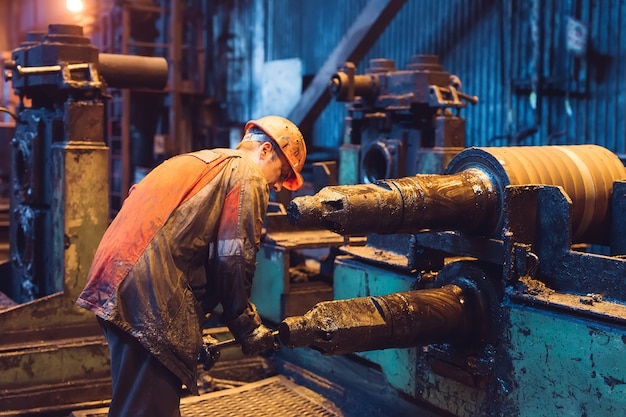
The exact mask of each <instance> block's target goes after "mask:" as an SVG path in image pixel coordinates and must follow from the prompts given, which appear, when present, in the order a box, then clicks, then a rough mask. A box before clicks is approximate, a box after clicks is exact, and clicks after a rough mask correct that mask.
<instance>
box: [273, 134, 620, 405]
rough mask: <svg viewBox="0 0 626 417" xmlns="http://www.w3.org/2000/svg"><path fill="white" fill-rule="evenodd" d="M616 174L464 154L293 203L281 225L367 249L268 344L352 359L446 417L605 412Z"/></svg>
mask: <svg viewBox="0 0 626 417" xmlns="http://www.w3.org/2000/svg"><path fill="white" fill-rule="evenodd" d="M625 176H626V171H625V169H624V167H623V165H622V163H621V161H620V160H619V159H618V158H617V156H615V155H614V154H612V153H611V152H609V151H608V150H606V149H604V148H601V147H598V146H595V145H573V146H554V147H511V148H480V149H479V148H470V149H467V150H465V151H463V152H461V153H459V154H458V155H457V156H456V157H455V158H453V159H452V161H451V162H450V164H449V165H448V168H447V169H446V172H445V173H444V174H441V175H432V174H418V175H415V176H412V177H405V178H399V179H392V180H380V181H377V182H375V183H374V184H360V185H346V186H334V187H326V188H324V189H322V190H321V191H320V192H318V193H317V194H315V195H314V196H305V197H298V198H296V199H294V200H293V201H292V202H291V203H290V205H289V207H288V209H287V212H288V217H289V218H290V220H291V221H292V222H293V223H294V224H297V225H299V227H302V228H308V227H312V226H313V225H315V226H317V227H319V226H321V227H324V228H328V229H329V230H333V231H335V232H337V233H340V234H345V235H351V234H355V233H362V232H366V233H368V235H367V245H365V246H359V247H351V246H349V245H346V246H344V247H342V248H341V250H342V252H343V253H344V254H345V255H343V256H340V257H338V258H337V260H336V262H335V274H334V280H335V281H334V283H335V284H334V285H335V288H334V292H335V298H336V301H331V302H324V303H320V304H318V305H316V306H315V307H314V308H313V309H311V310H310V311H308V312H307V313H305V314H304V315H302V316H299V317H288V318H286V319H285V320H283V322H282V323H281V324H280V326H279V329H280V336H281V339H282V341H283V342H284V343H285V344H286V345H288V346H292V347H302V346H308V347H310V348H313V349H315V350H318V351H320V352H322V353H323V354H326V355H336V354H346V353H355V352H362V353H358V354H359V355H361V356H363V357H364V358H366V359H368V360H370V361H372V362H374V363H377V364H378V365H380V367H381V369H382V370H383V372H384V373H385V375H386V377H387V379H388V381H389V383H390V384H391V385H393V386H394V387H395V388H396V389H397V390H399V391H401V392H403V393H405V394H407V395H409V396H410V397H412V398H414V399H415V400H417V401H419V402H424V403H427V404H429V405H430V406H434V407H436V408H437V409H439V410H441V411H446V412H449V413H452V414H453V415H458V416H476V415H498V416H500V415H502V416H505V415H506V416H509V415H521V416H536V415H554V416H561V415H608V414H614V413H616V412H620V410H624V409H625V408H626V404H625V402H626V401H625V399H624V398H625V397H624V396H623V389H624V384H625V382H624V381H626V375H625V373H626V370H625V369H624V368H623V367H622V366H621V364H622V363H623V357H624V353H625V350H626V334H625V327H624V324H625V323H626V322H625V321H624V319H625V318H626V315H625V313H626V306H625V305H624V302H625V301H626V286H625V285H624V284H623V282H622V280H623V277H624V276H625V275H624V272H626V270H625V268H626V261H624V258H623V256H621V255H622V254H623V253H624V249H625V247H624V233H623V231H622V229H623V225H622V222H621V219H623V218H624V215H625V214H626V213H624V207H625V205H624V202H625V201H626V200H624V198H625V197H626V193H625V190H626V188H624V187H625V185H626V183H624V182H623V179H624V178H625ZM384 236H387V239H383V238H382V237H384ZM389 237H392V238H389ZM401 240H403V241H404V242H405V243H406V246H405V252H402V253H401V252H397V251H395V248H396V247H397V242H398V241H401ZM388 241H394V242H395V243H394V245H390V247H389V248H385V242H388ZM591 245H593V247H602V248H604V249H605V250H606V251H608V252H609V253H610V254H609V255H600V254H594V253H591V252H588V251H586V249H589V248H590V247H592V246H591ZM340 298H341V300H339V299H340Z"/></svg>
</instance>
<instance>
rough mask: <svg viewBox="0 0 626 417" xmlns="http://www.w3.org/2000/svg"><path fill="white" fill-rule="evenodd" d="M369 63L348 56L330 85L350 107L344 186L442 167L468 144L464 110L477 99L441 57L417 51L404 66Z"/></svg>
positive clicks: (341, 171) (343, 157) (343, 162)
mask: <svg viewBox="0 0 626 417" xmlns="http://www.w3.org/2000/svg"><path fill="white" fill-rule="evenodd" d="M369 65H370V66H369V68H368V69H367V70H366V71H365V73H364V74H362V75H360V74H356V67H355V64H354V63H352V62H346V63H345V65H344V66H343V68H340V70H339V71H337V72H336V73H335V74H334V75H333V76H332V77H331V79H330V81H329V84H328V88H329V91H330V94H331V95H332V96H333V97H334V98H335V100H336V101H339V102H345V103H346V112H347V116H346V120H345V125H346V135H345V140H344V144H343V145H342V146H341V149H340V156H339V158H340V161H339V184H358V183H371V182H374V181H376V180H379V179H385V178H398V177H404V176H406V175H412V174H417V173H422V174H440V173H442V172H443V169H444V168H445V166H446V165H447V164H448V162H449V161H450V159H451V158H452V157H453V156H454V155H456V154H457V153H458V152H459V151H461V150H463V148H464V147H465V119H463V118H462V117H461V115H460V113H461V109H463V108H465V107H466V105H467V103H470V104H476V103H477V102H478V97H476V96H471V95H468V94H465V93H463V92H461V84H462V83H461V79H460V78H459V77H458V76H456V75H454V74H451V73H449V72H447V71H444V69H443V66H442V65H440V64H439V58H438V57H437V56H436V55H413V56H412V57H411V59H410V62H409V64H408V65H407V67H406V68H405V69H403V70H398V69H396V65H395V62H394V61H392V60H390V59H383V58H377V59H372V60H370V62H369Z"/></svg>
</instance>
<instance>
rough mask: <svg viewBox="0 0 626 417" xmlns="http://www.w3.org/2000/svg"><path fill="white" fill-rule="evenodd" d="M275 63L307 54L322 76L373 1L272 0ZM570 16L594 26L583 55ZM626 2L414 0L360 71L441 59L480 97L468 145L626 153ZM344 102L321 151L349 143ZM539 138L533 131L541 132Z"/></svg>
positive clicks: (325, 126)
mask: <svg viewBox="0 0 626 417" xmlns="http://www.w3.org/2000/svg"><path fill="white" fill-rule="evenodd" d="M266 1H267V3H266V4H267V32H266V36H267V38H266V42H265V47H266V53H265V56H266V60H274V59H285V58H294V57H299V58H300V59H301V60H302V62H303V69H304V72H305V74H306V75H310V76H312V75H314V74H315V73H316V72H317V71H318V70H319V68H320V67H321V66H322V64H323V63H324V61H325V59H326V57H327V56H328V54H330V52H331V51H332V50H333V48H334V47H335V45H336V44H337V43H338V42H339V40H340V39H341V38H342V36H343V34H344V33H345V32H346V30H347V29H348V27H349V26H350V24H351V23H352V22H353V21H354V20H355V18H356V17H357V16H358V14H359V12H360V10H362V9H363V7H364V6H365V5H366V4H367V1H366V0H343V1H341V2H337V1H328V0H316V1H304V0H302V1H293V0H266ZM569 18H574V19H575V20H577V21H579V22H581V23H582V24H583V25H584V26H586V29H587V34H588V36H587V40H588V45H587V46H588V48H587V52H586V54H585V55H584V56H582V57H578V56H576V55H574V53H573V52H571V51H569V50H568V49H567V47H566V45H567V44H566V28H567V22H568V19H569ZM623 23H626V2H624V1H620V0H596V1H594V0H564V1H559V0H518V1H507V0H501V1H493V0H492V1H490V0H438V1H429V2H426V1H420V0H409V1H407V3H406V4H405V5H404V7H403V9H402V10H401V11H400V13H399V14H398V15H397V16H396V17H395V19H394V20H393V21H392V23H391V24H390V25H389V27H388V28H387V29H386V30H385V32H384V33H383V34H382V35H381V37H380V38H379V39H378V41H377V42H376V43H375V44H374V45H373V46H372V48H371V50H370V52H369V53H368V55H367V57H366V58H365V59H364V60H363V61H362V62H361V63H360V64H359V66H358V71H359V72H360V73H362V72H363V71H364V70H365V68H367V66H368V62H369V60H370V59H372V58H388V59H392V60H395V62H396V67H397V68H400V69H402V68H404V67H405V65H406V63H407V62H408V61H409V59H410V56H411V55H414V54H423V53H429V54H436V55H438V56H439V59H440V62H441V63H442V64H443V66H444V69H445V70H446V71H449V72H451V73H453V74H456V75H458V76H459V77H460V78H461V80H462V81H463V90H464V91H465V92H467V93H469V94H472V95H477V96H478V97H479V98H480V102H479V104H477V105H476V106H473V107H471V106H470V107H469V108H467V109H465V110H464V111H463V113H462V115H463V116H464V117H465V118H466V121H467V131H466V136H467V143H466V144H467V145H468V146H471V145H476V146H488V145H494V146H502V145H507V144H509V145H513V144H523V145H539V144H564V143H568V144H570V143H572V144H573V143H597V144H599V145H603V146H606V147H608V148H609V149H611V150H613V151H615V152H618V153H624V152H625V151H626V149H625V144H624V142H625V138H626V117H624V113H625V106H626V103H625V101H626V96H625V94H626V92H625V87H626V29H624V30H623V29H622V24H623ZM344 115H345V111H344V106H343V104H340V103H336V102H334V101H333V102H331V103H330V104H329V106H328V107H327V109H326V110H325V111H324V112H323V113H322V115H321V116H320V118H319V120H318V122H317V123H316V126H315V129H314V132H313V141H314V144H315V145H316V146H321V147H336V146H337V145H338V144H340V143H341V129H342V123H343V117H344ZM535 130H536V133H534V134H533V132H535Z"/></svg>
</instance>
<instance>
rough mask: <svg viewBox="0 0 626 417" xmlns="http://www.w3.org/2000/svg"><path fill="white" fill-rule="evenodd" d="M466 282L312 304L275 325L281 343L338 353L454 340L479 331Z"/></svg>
mask: <svg viewBox="0 0 626 417" xmlns="http://www.w3.org/2000/svg"><path fill="white" fill-rule="evenodd" d="M472 291H473V289H471V287H470V286H466V288H461V287H459V286H457V285H445V286H443V287H441V288H435V289H424V290H415V291H408V292H398V293H393V294H389V295H383V296H376V297H374V296H371V297H362V298H351V299H348V300H335V301H325V302H321V303H318V304H317V305H315V307H313V308H312V309H311V310H309V311H308V312H307V313H306V314H304V315H303V316H295V317H287V318H286V319H285V320H283V321H282V322H281V323H280V324H279V326H278V330H279V335H280V339H281V341H282V343H283V344H285V345H286V346H289V347H302V346H308V347H311V348H313V349H316V350H318V351H320V352H322V353H324V354H334V355H336V354H344V353H353V352H362V351H367V350H377V349H386V348H396V347H412V346H418V345H427V344H431V343H444V342H459V341H463V342H464V341H466V339H468V338H472V337H476V336H477V335H479V334H480V331H479V327H480V326H481V325H482V322H483V321H484V320H485V316H486V314H485V312H484V311H481V308H482V305H480V303H477V302H476V300H475V299H474V298H475V294H472Z"/></svg>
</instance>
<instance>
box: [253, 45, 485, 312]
mask: <svg viewBox="0 0 626 417" xmlns="http://www.w3.org/2000/svg"><path fill="white" fill-rule="evenodd" d="M328 89H329V91H330V94H331V95H332V96H333V97H335V99H336V100H337V101H340V102H345V103H346V109H347V113H348V115H347V117H346V135H345V143H343V144H342V146H341V148H340V154H339V159H340V160H339V172H338V173H337V172H336V171H337V169H336V164H335V163H334V161H324V162H319V163H317V164H315V165H314V181H313V183H314V185H315V187H316V191H317V189H318V188H321V187H322V185H320V184H323V185H329V184H337V183H339V184H356V183H371V182H373V181H375V180H377V179H383V178H396V177H399V176H405V175H411V174H416V173H418V172H422V173H441V172H443V169H444V166H445V165H446V164H447V163H448V162H449V160H450V159H451V158H452V157H453V156H454V155H456V154H457V153H458V152H459V151H461V150H462V149H463V148H464V146H465V120H464V119H463V118H462V117H461V116H460V111H461V109H463V108H464V107H465V106H466V103H472V104H475V103H477V102H478V98H477V97H474V96H470V95H467V94H465V93H462V92H461V91H460V89H461V81H460V79H459V77H457V76H456V75H452V74H450V73H449V72H446V71H444V69H443V67H442V66H441V65H440V64H439V60H438V57H437V56H435V55H414V56H413V57H411V61H410V63H409V65H407V68H406V69H404V70H397V69H396V68H395V62H394V61H392V60H388V59H373V60H371V61H370V68H369V69H368V70H367V72H366V73H365V74H363V75H358V74H356V68H355V65H354V63H351V62H347V63H345V65H344V66H343V67H342V68H340V69H339V71H337V72H336V73H335V74H333V76H332V77H331V79H330V80H329V83H328ZM318 172H319V173H321V174H320V175H317V173H318ZM325 174H326V177H325V176H324V175H325ZM266 229H267V234H266V235H265V237H264V239H263V241H262V243H261V251H260V252H259V255H258V256H257V262H258V266H257V274H256V276H255V285H254V286H253V289H252V300H253V301H254V302H255V304H256V305H257V307H258V308H259V311H260V312H261V314H262V316H263V317H264V318H266V319H268V320H271V321H273V322H275V323H278V322H280V321H281V320H282V319H283V318H285V317H288V316H292V315H299V314H302V313H304V312H305V311H307V310H308V309H309V308H310V307H312V306H313V305H314V304H315V303H316V302H319V301H326V300H332V299H333V297H334V294H333V285H332V275H333V262H334V259H335V256H336V255H337V253H338V252H337V248H338V247H339V246H341V245H344V244H345V243H346V241H345V240H346V238H345V237H344V236H342V235H341V234H338V233H335V232H334V231H328V230H326V229H324V228H319V229H317V230H303V229H302V228H294V227H293V226H291V225H289V223H288V222H287V219H286V212H285V209H284V207H281V206H280V205H278V206H277V208H276V210H274V211H273V212H270V214H269V215H268V222H267V227H266ZM313 229H314V228H313ZM348 239H349V240H350V245H351V246H354V247H356V246H363V245H364V243H365V233H363V234H362V235H352V236H350V237H349V238H348ZM370 246H371V245H370ZM364 249H367V248H364ZM307 261H308V262H310V263H312V264H313V265H314V268H307V266H306V263H307ZM303 271H304V273H303ZM311 271H312V272H311ZM316 271H317V272H316ZM305 274H306V275H309V276H310V277H313V278H312V279H308V278H306V277H303V275H305ZM276 277H280V278H279V279H276Z"/></svg>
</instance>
